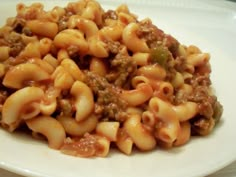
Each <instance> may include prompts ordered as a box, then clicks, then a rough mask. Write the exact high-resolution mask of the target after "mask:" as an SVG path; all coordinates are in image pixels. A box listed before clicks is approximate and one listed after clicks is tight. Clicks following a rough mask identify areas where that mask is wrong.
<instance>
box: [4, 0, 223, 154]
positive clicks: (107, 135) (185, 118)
mask: <svg viewBox="0 0 236 177" xmlns="http://www.w3.org/2000/svg"><path fill="white" fill-rule="evenodd" d="M3 36H4V37H3ZM209 60H210V55H209V54H208V53H203V52H202V51H200V49H199V48H197V47H196V46H189V47H187V46H184V45H181V44H179V42H178V41H176V40H175V39H174V38H173V37H171V36H170V35H166V34H165V33H164V32H163V31H161V30H159V29H158V28H157V27H156V26H154V25H153V24H152V22H151V20H150V19H145V20H141V21H139V20H138V18H137V16H136V15H134V14H132V13H131V12H130V11H129V9H128V7H127V6H126V5H121V6H119V7H118V8H117V9H116V10H108V11H105V10H104V9H103V8H102V7H101V6H100V4H99V3H98V2H96V1H95V0H81V1H78V2H71V3H68V5H67V6H66V7H65V8H63V7H54V8H53V9H52V10H49V11H46V10H44V7H43V5H42V4H40V3H34V4H32V5H31V6H26V5H24V4H19V5H17V15H16V17H13V18H9V19H8V20H7V21H6V24H5V25H4V26H3V27H2V28H0V78H1V79H2V81H1V84H2V86H1V90H0V91H1V92H0V97H1V99H0V113H1V115H2V116H1V118H0V124H1V125H2V127H3V128H5V129H7V130H9V131H10V132H12V131H16V130H17V128H18V127H20V126H21V125H22V124H26V125H27V127H28V128H29V130H31V131H32V134H33V135H35V134H37V133H40V134H42V135H44V136H45V137H46V139H47V141H48V145H49V147H51V148H54V149H59V150H61V151H62V152H63V153H66V154H69V155H74V156H80V157H91V156H99V157H105V156H107V155H108V153H109V150H110V146H111V143H113V144H114V145H115V146H116V147H117V148H118V149H119V150H120V151H121V152H123V153H124V154H127V155H130V154H131V153H132V149H133V147H137V148H138V149H139V150H141V151H150V150H153V149H155V148H156V146H158V145H159V146H161V147H166V148H170V147H174V146H180V145H183V144H185V143H187V142H188V141H189V139H190V138H191V135H192V134H196V133H197V134H199V135H207V134H209V133H210V132H211V131H212V129H213V128H214V127H215V124H216V121H215V118H214V115H215V112H214V111H216V112H217V111H218V112H219V111H220V110H215V109H216V108H215V107H216V106H215V105H220V104H219V102H216V101H215V97H214V95H213V94H212V92H211V90H210V79H209V75H210V71H211V70H210V64H209ZM214 101H215V102H214ZM218 109H220V107H218ZM206 110H208V112H206Z"/></svg>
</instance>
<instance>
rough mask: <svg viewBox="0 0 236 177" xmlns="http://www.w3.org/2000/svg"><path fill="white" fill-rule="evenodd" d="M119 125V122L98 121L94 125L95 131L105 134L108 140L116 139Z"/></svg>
mask: <svg viewBox="0 0 236 177" xmlns="http://www.w3.org/2000/svg"><path fill="white" fill-rule="evenodd" d="M119 127H120V122H99V123H98V124H97V127H96V133H97V134H99V135H102V136H105V137H106V138H108V139H109V140H110V141H116V140H117V133H118V129H119Z"/></svg>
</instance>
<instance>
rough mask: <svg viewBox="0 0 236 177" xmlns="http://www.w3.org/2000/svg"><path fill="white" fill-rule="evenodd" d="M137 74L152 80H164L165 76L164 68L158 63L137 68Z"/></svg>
mask: <svg viewBox="0 0 236 177" xmlns="http://www.w3.org/2000/svg"><path fill="white" fill-rule="evenodd" d="M137 75H143V76H145V77H147V78H149V79H153V80H164V79H165V78H166V70H165V69H164V68H163V67H161V66H160V65H146V66H142V67H140V68H139V69H138V70H137Z"/></svg>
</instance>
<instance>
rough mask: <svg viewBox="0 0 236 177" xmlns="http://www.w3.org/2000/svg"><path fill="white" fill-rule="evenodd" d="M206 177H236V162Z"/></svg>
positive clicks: (5, 175) (6, 176) (4, 176)
mask: <svg viewBox="0 0 236 177" xmlns="http://www.w3.org/2000/svg"><path fill="white" fill-rule="evenodd" d="M0 177H23V176H21V175H17V174H15V173H11V172H8V171H6V170H4V169H0ZM206 177H236V161H235V162H233V163H232V164H230V165H228V166H227V167H225V168H223V169H221V170H219V171H217V172H215V173H213V174H211V175H208V176H206Z"/></svg>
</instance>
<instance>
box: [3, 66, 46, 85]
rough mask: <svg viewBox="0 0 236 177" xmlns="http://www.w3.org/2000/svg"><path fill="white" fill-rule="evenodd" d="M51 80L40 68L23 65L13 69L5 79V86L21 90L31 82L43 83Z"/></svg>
mask: <svg viewBox="0 0 236 177" xmlns="http://www.w3.org/2000/svg"><path fill="white" fill-rule="evenodd" d="M48 79H50V75H49V74H48V73H47V72H46V71H45V70H43V69H42V68H40V67H39V66H37V65H35V64H31V63H23V64H19V65H17V66H14V67H13V68H11V69H10V70H9V71H8V72H7V73H6V75H5V77H4V79H3V85H4V86H6V87H10V88H15V89H20V88H22V87H24V86H25V85H26V84H27V82H29V81H43V80H48Z"/></svg>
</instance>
